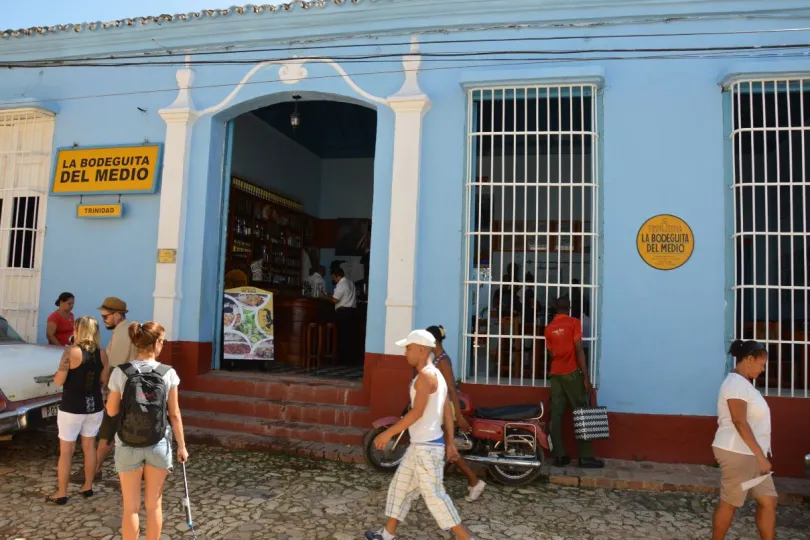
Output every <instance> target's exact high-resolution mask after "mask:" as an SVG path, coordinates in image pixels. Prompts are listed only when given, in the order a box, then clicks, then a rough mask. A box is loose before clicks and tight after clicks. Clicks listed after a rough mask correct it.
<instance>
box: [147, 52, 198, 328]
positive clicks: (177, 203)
mask: <svg viewBox="0 0 810 540" xmlns="http://www.w3.org/2000/svg"><path fill="white" fill-rule="evenodd" d="M193 81H194V72H193V71H192V70H191V69H190V68H189V67H185V68H182V69H179V70H178V71H177V85H178V88H179V92H178V94H177V98H176V99H175V100H174V103H172V104H171V105H170V106H169V107H167V108H165V109H161V110H160V111H159V113H160V116H161V118H163V120H164V121H165V122H166V140H165V141H164V157H163V172H162V176H161V190H160V214H159V221H158V238H157V246H156V248H157V249H156V250H155V251H154V252H153V256H155V257H156V256H157V250H158V249H174V250H176V252H177V258H176V260H175V262H174V263H162V264H161V263H156V267H155V292H154V295H153V297H154V310H153V319H154V320H156V321H159V322H160V323H161V324H162V325H163V327H164V328H165V329H166V337H167V339H168V341H177V340H178V338H179V333H180V313H181V301H182V298H183V296H182V291H183V255H184V251H185V250H184V247H185V236H186V204H187V200H188V193H187V191H188V177H189V169H190V158H191V156H190V151H189V149H190V146H191V132H192V126H193V125H194V122H196V121H197V118H198V117H199V115H198V113H197V112H195V110H194V103H193V101H192V99H191V92H190V88H191V84H192V83H193Z"/></svg>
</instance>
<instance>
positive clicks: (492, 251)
mask: <svg viewBox="0 0 810 540" xmlns="http://www.w3.org/2000/svg"><path fill="white" fill-rule="evenodd" d="M598 101H599V98H598V92H597V88H596V87H595V86H593V85H575V86H571V85H552V86H525V87H508V88H504V87H501V88H477V89H472V90H470V91H469V92H468V119H467V125H468V137H467V138H468V141H467V155H468V164H467V184H466V185H467V189H466V223H467V225H466V230H465V233H466V236H465V244H466V245H465V280H464V286H465V302H464V306H465V312H464V322H463V329H464V334H463V335H464V340H463V346H462V377H463V380H465V381H467V382H472V383H484V384H493V383H494V384H506V385H530V386H540V385H546V384H547V382H548V376H549V373H550V362H551V357H550V355H549V353H548V351H547V350H546V343H545V338H544V336H543V334H544V330H545V327H546V325H547V324H548V323H549V322H550V321H551V319H552V318H553V317H554V315H555V309H554V302H555V299H556V298H557V297H559V296H568V297H569V299H570V302H571V314H572V316H574V317H577V318H579V319H581V320H582V323H583V325H582V326H583V347H584V348H585V349H586V357H587V359H588V365H589V373H590V376H591V379H592V380H593V381H594V383H596V381H597V377H596V374H597V359H598V358H599V351H598V343H599V340H598V335H599V334H598V328H599V325H598V316H599V310H598V301H599V264H598V261H599V204H600V198H599V191H598V187H599V182H598V171H599V166H598V160H599V138H598V122H597V120H598V116H599V115H598V110H599V109H598Z"/></svg>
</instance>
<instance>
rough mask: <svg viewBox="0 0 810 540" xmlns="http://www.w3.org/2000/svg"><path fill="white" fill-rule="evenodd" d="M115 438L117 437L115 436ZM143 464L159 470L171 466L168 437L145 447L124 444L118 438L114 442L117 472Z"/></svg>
mask: <svg viewBox="0 0 810 540" xmlns="http://www.w3.org/2000/svg"><path fill="white" fill-rule="evenodd" d="M116 439H117V437H116ZM144 465H148V466H150V467H154V468H155V469H159V470H161V471H165V470H169V469H171V468H172V444H171V439H169V438H168V437H166V438H164V439H163V440H161V441H160V442H159V443H157V444H156V445H155V446H147V447H146V448H136V447H134V446H126V445H124V444H122V443H121V441H120V440H116V444H115V470H116V472H118V473H125V472H130V471H134V470H137V469H139V468H141V467H143V466H144Z"/></svg>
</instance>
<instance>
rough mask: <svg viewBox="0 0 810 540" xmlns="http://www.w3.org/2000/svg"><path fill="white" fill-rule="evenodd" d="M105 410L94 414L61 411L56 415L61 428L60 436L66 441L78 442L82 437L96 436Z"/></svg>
mask: <svg viewBox="0 0 810 540" xmlns="http://www.w3.org/2000/svg"><path fill="white" fill-rule="evenodd" d="M103 418H104V411H99V412H97V413H92V414H73V413H69V412H65V411H59V414H58V415H56V425H57V427H58V428H59V438H60V439H62V440H63V441H66V442H76V439H77V438H78V437H79V435H81V436H82V437H95V436H96V435H98V430H99V428H100V427H101V420H102V419H103Z"/></svg>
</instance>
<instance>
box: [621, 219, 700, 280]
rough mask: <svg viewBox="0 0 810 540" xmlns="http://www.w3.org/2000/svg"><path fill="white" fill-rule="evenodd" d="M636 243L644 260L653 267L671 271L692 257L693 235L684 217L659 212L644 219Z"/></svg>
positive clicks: (693, 247)
mask: <svg viewBox="0 0 810 540" xmlns="http://www.w3.org/2000/svg"><path fill="white" fill-rule="evenodd" d="M636 246H637V247H638V253H639V255H641V258H642V259H644V262H646V263H647V264H649V265H650V266H652V267H653V268H656V269H658V270H674V269H676V268H680V267H681V266H683V265H684V264H686V261H688V260H689V258H690V257H691V256H692V252H693V251H694V250H695V237H694V236H693V234H692V229H691V228H690V227H689V225H687V224H686V222H685V221H684V220H682V219H681V218H679V217H675V216H672V215H669V214H661V215H658V216H653V217H651V218H650V219H648V220H647V221H645V222H644V225H642V226H641V228H640V229H639V230H638V236H637V237H636Z"/></svg>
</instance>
